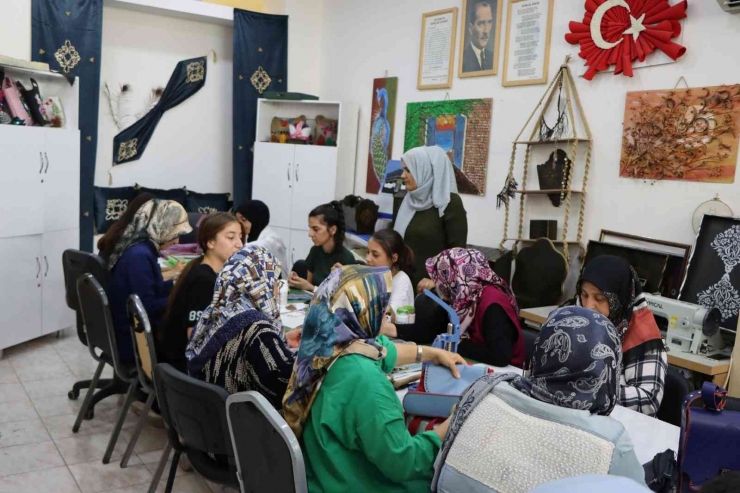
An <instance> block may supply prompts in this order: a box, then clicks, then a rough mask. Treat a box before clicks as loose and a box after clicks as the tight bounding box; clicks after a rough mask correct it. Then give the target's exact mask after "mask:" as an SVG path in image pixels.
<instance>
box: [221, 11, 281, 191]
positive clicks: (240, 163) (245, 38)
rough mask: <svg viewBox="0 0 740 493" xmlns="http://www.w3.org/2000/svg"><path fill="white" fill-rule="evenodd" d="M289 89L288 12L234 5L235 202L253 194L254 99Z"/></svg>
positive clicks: (255, 105) (255, 119)
mask: <svg viewBox="0 0 740 493" xmlns="http://www.w3.org/2000/svg"><path fill="white" fill-rule="evenodd" d="M287 90H288V16H287V15H270V14H261V13H258V12H251V11H248V10H239V9H234V103H233V104H234V106H233V117H232V118H233V121H234V138H233V146H234V148H233V156H234V174H233V180H234V194H233V197H234V204H235V205H238V204H240V203H241V202H243V201H244V200H247V199H250V198H251V197H252V171H253V166H254V152H253V149H254V140H255V132H256V130H257V127H256V124H257V99H259V98H260V97H262V94H263V93H264V92H265V91H283V92H284V91H287Z"/></svg>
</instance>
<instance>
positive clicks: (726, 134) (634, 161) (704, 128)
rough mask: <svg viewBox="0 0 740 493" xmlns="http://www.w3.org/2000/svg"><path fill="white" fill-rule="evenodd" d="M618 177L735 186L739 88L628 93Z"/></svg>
mask: <svg viewBox="0 0 740 493" xmlns="http://www.w3.org/2000/svg"><path fill="white" fill-rule="evenodd" d="M623 132H624V133H623V136H622V157H621V159H620V162H619V176H622V177H625V178H638V179H641V180H642V179H646V180H662V179H666V180H685V181H702V182H716V183H733V182H734V181H735V168H736V166H737V155H738V139H739V138H740V84H736V85H733V86H714V87H702V88H693V89H673V90H666V91H640V92H628V93H627V102H626V104H625V110H624V129H623Z"/></svg>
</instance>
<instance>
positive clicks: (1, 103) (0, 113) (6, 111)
mask: <svg viewBox="0 0 740 493" xmlns="http://www.w3.org/2000/svg"><path fill="white" fill-rule="evenodd" d="M12 121H13V116H12V115H11V114H10V108H8V104H7V103H6V101H5V94H4V93H3V91H1V90H0V124H2V125H7V124H9V123H10V122H12Z"/></svg>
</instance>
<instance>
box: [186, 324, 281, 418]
mask: <svg viewBox="0 0 740 493" xmlns="http://www.w3.org/2000/svg"><path fill="white" fill-rule="evenodd" d="M249 322H251V319H250V317H248V316H247V314H246V313H241V314H239V315H236V316H234V317H232V318H230V319H229V321H228V322H226V324H225V326H224V327H223V328H222V330H224V331H225V332H233V333H235V335H234V336H233V337H232V338H231V339H229V341H228V342H227V343H226V344H225V345H224V346H222V347H221V349H219V350H218V352H217V353H216V354H215V355H213V356H212V357H211V359H210V360H209V361H208V362H207V363H206V364H205V365H204V366H203V368H201V370H200V373H199V374H198V375H197V376H198V377H199V378H200V379H201V380H203V381H205V382H208V383H212V384H215V385H218V386H219V387H223V388H225V389H226V391H227V392H228V393H229V394H235V393H237V392H246V391H250V390H254V391H256V392H259V393H260V394H262V395H263V396H265V397H266V398H267V400H268V401H270V404H272V406H273V407H274V408H275V409H277V410H280V408H281V407H282V400H283V395H285V389H286V388H287V386H288V380H289V379H290V374H291V372H292V371H293V353H292V352H291V351H290V349H288V347H287V346H286V344H285V341H284V340H283V339H282V338H281V337H280V333H281V331H280V329H278V328H277V327H275V325H274V322H268V321H265V320H258V321H256V322H252V323H251V325H247V324H248V323H249ZM232 325H236V326H238V328H237V329H232V327H231V326H232Z"/></svg>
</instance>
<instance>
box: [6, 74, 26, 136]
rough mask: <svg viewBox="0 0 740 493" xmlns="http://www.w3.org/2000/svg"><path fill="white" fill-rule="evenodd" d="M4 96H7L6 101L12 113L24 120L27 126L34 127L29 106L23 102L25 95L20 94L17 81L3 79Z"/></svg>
mask: <svg viewBox="0 0 740 493" xmlns="http://www.w3.org/2000/svg"><path fill="white" fill-rule="evenodd" d="M3 94H5V100H6V101H7V103H8V107H9V108H10V113H11V114H12V115H13V116H14V117H16V118H20V119H21V120H23V122H24V123H25V124H26V125H27V126H29V127H30V126H32V125H33V118H31V115H30V114H29V110H28V105H27V104H26V102H25V101H24V100H23V95H22V94H21V93H20V91H19V90H18V88H17V87H16V85H15V81H14V80H13V79H11V78H10V77H5V78H4V79H3Z"/></svg>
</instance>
